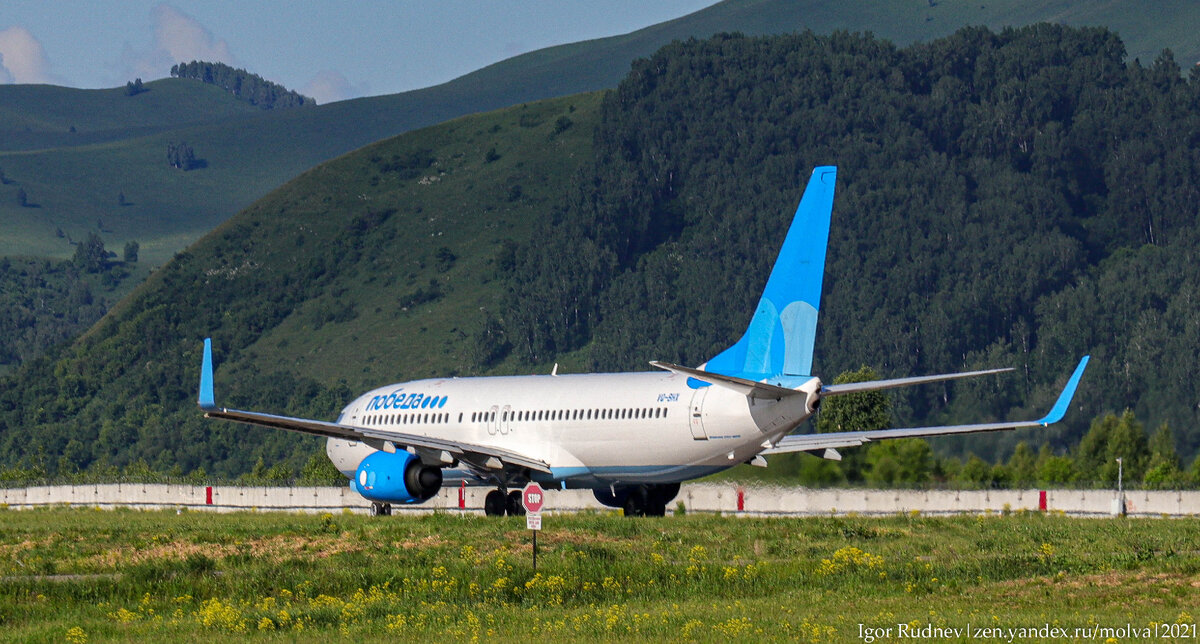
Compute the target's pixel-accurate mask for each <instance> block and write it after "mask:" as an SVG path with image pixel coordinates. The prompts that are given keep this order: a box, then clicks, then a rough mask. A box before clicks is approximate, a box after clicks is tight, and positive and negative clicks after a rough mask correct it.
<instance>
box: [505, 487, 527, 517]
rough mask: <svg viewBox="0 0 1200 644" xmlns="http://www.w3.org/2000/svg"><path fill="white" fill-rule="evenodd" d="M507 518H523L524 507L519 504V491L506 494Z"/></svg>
mask: <svg viewBox="0 0 1200 644" xmlns="http://www.w3.org/2000/svg"><path fill="white" fill-rule="evenodd" d="M506 509H507V510H508V516H510V517H523V516H525V505H524V504H522V503H521V491H520V490H513V491H512V492H509V493H508V507H507V508H506Z"/></svg>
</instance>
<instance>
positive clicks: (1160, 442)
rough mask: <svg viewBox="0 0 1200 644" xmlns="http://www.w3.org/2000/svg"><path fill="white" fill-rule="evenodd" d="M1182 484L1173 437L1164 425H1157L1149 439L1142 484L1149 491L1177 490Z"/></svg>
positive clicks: (1181, 473)
mask: <svg viewBox="0 0 1200 644" xmlns="http://www.w3.org/2000/svg"><path fill="white" fill-rule="evenodd" d="M1183 482H1184V475H1183V472H1182V471H1181V470H1180V468H1179V454H1178V453H1177V452H1176V451H1175V436H1174V435H1173V434H1172V433H1171V428H1170V426H1168V425H1167V424H1166V423H1163V424H1162V425H1159V427H1158V429H1157V430H1156V431H1155V432H1154V435H1153V436H1151V437H1150V462H1149V465H1148V466H1147V468H1146V476H1145V478H1143V479H1142V483H1143V484H1144V485H1145V486H1146V487H1148V488H1151V489H1167V488H1177V487H1179V486H1180V485H1181V484H1182V483H1183Z"/></svg>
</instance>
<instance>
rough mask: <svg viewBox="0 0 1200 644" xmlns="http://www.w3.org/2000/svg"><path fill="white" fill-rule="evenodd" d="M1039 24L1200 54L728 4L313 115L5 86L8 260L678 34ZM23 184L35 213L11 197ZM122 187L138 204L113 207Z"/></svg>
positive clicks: (121, 237)
mask: <svg viewBox="0 0 1200 644" xmlns="http://www.w3.org/2000/svg"><path fill="white" fill-rule="evenodd" d="M1044 20H1049V21H1055V22H1062V23H1064V24H1069V25H1106V26H1110V27H1113V28H1114V29H1115V30H1117V31H1118V33H1120V34H1121V35H1122V36H1123V37H1124V39H1125V42H1126V44H1127V47H1128V53H1129V55H1130V57H1131V58H1132V57H1140V58H1141V59H1142V60H1143V62H1149V61H1150V60H1152V59H1153V58H1154V57H1156V56H1157V54H1158V52H1159V51H1161V50H1162V49H1163V48H1167V47H1169V48H1172V49H1173V50H1174V51H1175V53H1176V55H1177V57H1178V58H1179V59H1180V60H1181V61H1185V62H1186V61H1196V60H1200V32H1197V30H1195V29H1192V28H1191V26H1192V25H1195V24H1197V23H1200V5H1197V4H1195V3H1191V2H1184V1H1182V0H1177V1H1174V2H1160V3H1155V4H1154V5H1153V6H1152V7H1150V8H1146V7H1144V6H1143V5H1142V4H1140V3H1134V2H1132V1H1130V0H1126V1H1116V2H1114V1H1111V0H1105V1H1100V0H1092V1H1089V2H1073V3H1065V2H1062V1H1061V0H1039V1H1035V2H1025V1H1018V0H1002V1H996V2H987V3H980V4H968V3H942V2H938V3H928V2H924V1H921V2H916V1H909V2H891V1H887V2H884V1H877V2H873V3H865V4H864V3H835V2H827V1H816V0H809V1H806V2H790V1H784V0H729V1H727V2H723V3H720V4H717V5H714V6H713V7H709V8H707V9H704V10H702V11H699V12H696V13H694V14H691V15H689V16H684V17H682V18H679V19H677V20H673V21H669V22H667V23H663V24H660V25H655V26H652V27H648V28H646V29H642V30H639V31H636V32H633V33H631V34H627V35H623V36H616V37H612V38H604V39H598V40H592V41H587V42H583V43H575V44H571V45H564V46H561V47H552V48H548V49H545V50H540V51H537V52H532V53H529V54H525V55H522V56H517V57H515V58H512V59H510V60H506V61H503V62H501V63H497V64H495V65H491V66H489V67H486V68H484V69H481V70H479V71H477V72H474V73H471V74H467V75H465V76H463V77H461V78H458V79H455V80H453V81H451V82H448V83H445V84H442V85H439V86H436V87H431V88H427V89H422V90H417V91H412V92H405V93H402V94H396V95H390V96H379V97H371V98H364V99H358V100H353V101H345V102H340V103H334V104H330V105H325V106H320V107H318V108H316V109H315V110H313V109H297V110H287V111H283V112H271V113H263V112H262V110H258V109H257V108H255V107H254V106H252V105H249V104H247V103H244V102H241V101H237V100H235V99H233V98H232V97H230V96H229V95H227V94H225V93H224V92H222V91H220V90H218V89H217V88H215V87H212V86H207V85H203V84H200V83H194V82H193V83H189V82H188V81H182V80H177V79H169V80H164V81H156V82H153V83H149V84H147V87H149V88H150V89H151V91H149V92H146V93H144V94H138V95H136V96H132V97H127V96H124V90H123V89H121V88H119V89H113V90H69V89H64V88H55V87H45V86H7V87H0V123H2V124H3V125H0V168H2V169H4V171H5V173H6V175H7V176H8V177H9V178H10V179H11V180H12V181H13V183H12V184H10V185H8V186H0V228H3V229H4V230H5V231H6V234H5V235H4V236H3V237H2V238H0V255H29V254H33V255H39V256H47V257H60V258H63V257H68V256H69V255H70V254H71V252H72V249H71V247H70V245H69V244H67V243H66V242H65V241H64V240H63V238H59V237H56V236H55V234H54V233H55V232H56V230H58V229H61V230H63V231H65V232H66V234H67V235H69V236H70V237H71V238H73V239H80V238H82V237H83V236H84V235H85V234H86V233H87V232H88V231H94V230H97V229H98V226H97V222H101V223H103V224H104V229H105V231H102V232H104V237H105V241H106V243H108V244H109V246H120V245H121V244H123V243H124V242H126V241H128V240H131V239H136V240H137V241H139V243H141V245H142V248H143V249H144V253H143V254H144V256H145V261H147V262H149V263H151V264H161V263H162V262H164V261H166V260H167V259H169V258H170V257H171V256H172V254H174V253H175V252H176V251H178V250H180V249H182V248H184V247H185V246H187V245H188V244H189V243H190V242H191V241H193V240H195V239H197V238H198V237H199V236H200V235H202V234H203V233H204V232H206V231H208V230H211V229H212V228H213V227H214V226H216V225H217V224H218V223H219V222H221V221H224V220H225V219H227V218H228V217H230V216H231V215H232V214H233V213H235V212H237V211H239V210H241V209H242V208H244V207H246V206H248V205H249V204H250V203H252V202H253V201H254V200H255V199H257V198H259V197H261V196H263V195H265V194H266V193H267V192H269V191H270V190H271V189H273V188H275V187H277V186H279V185H281V184H282V183H283V182H285V181H287V180H288V179H290V178H291V177H294V176H296V175H297V174H299V173H300V172H302V171H304V170H305V169H307V168H310V167H312V166H314V165H316V164H317V163H320V162H321V161H324V160H327V159H330V158H333V157H335V156H338V155H340V154H344V153H346V152H348V151H350V150H353V149H356V148H358V147H361V146H363V145H366V144H368V143H370V142H372V141H377V140H380V139H383V138H387V137H390V136H394V135H396V134H398V133H400V132H404V131H407V130H410V129H413V128H417V127H424V126H428V125H432V124H434V123H438V122H441V121H444V120H447V119H450V118H454V117H457V116H460V115H463V114H469V113H475V112H481V111H487V110H492V109H498V108H501V107H505V106H508V105H514V104H519V103H523V102H527V101H532V100H538V99H542V98H547V97H552V96H563V95H568V94H574V93H577V92H584V91H592V90H597V89H601V88H605V87H612V86H615V84H616V83H617V81H618V80H619V79H620V78H621V77H623V76H624V75H625V74H626V72H627V71H628V70H629V65H630V62H631V61H633V60H634V59H635V58H638V57H643V56H648V55H650V54H651V53H653V52H654V51H655V50H657V49H658V48H659V47H661V46H663V45H665V44H666V43H668V42H670V41H671V40H676V39H686V38H688V37H700V38H705V37H708V36H709V35H711V34H714V33H718V32H722V31H729V32H732V31H741V32H744V33H746V34H749V35H765V34H775V33H788V32H795V31H802V30H805V29H811V30H813V31H814V32H817V33H830V32H832V31H834V30H837V29H846V30H850V31H871V32H873V33H875V34H876V35H878V36H880V37H882V38H886V39H889V40H892V41H893V42H895V43H897V44H900V45H904V44H908V43H911V42H916V41H926V40H930V39H932V38H936V37H939V36H944V35H946V34H949V33H950V32H952V31H954V30H955V29H957V28H959V27H960V26H962V25H967V24H983V25H988V26H991V27H993V28H999V27H1001V26H1004V25H1023V24H1030V23H1032V22H1037V21H1044ZM72 127H74V128H75V130H76V131H75V132H71V131H70V128H72ZM181 141H186V142H187V143H189V144H191V145H192V146H193V147H194V148H195V149H196V153H197V155H198V156H199V157H200V158H201V159H203V160H204V161H205V162H206V164H207V165H206V167H205V168H203V169H202V170H197V171H193V172H187V173H182V172H172V171H169V170H170V169H169V168H168V167H167V166H166V164H165V160H164V155H165V151H166V146H167V144H168V143H171V142H176V143H178V142H181ZM63 148H70V149H69V150H68V149H63ZM18 188H24V189H25V190H26V192H27V194H28V195H29V197H30V199H31V201H32V202H34V203H36V204H37V205H39V206H40V207H39V208H23V207H20V206H18V205H16V202H15V193H16V190H17V189H18ZM122 191H124V192H125V194H126V197H127V199H128V201H129V202H130V204H131V205H128V206H125V207H118V206H117V198H118V195H119V193H121V192H122Z"/></svg>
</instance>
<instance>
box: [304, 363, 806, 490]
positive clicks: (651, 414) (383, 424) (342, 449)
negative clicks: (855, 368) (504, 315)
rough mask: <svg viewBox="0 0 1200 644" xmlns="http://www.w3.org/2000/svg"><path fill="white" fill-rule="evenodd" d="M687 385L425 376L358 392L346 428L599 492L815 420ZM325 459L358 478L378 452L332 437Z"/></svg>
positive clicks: (703, 462) (594, 377)
mask: <svg viewBox="0 0 1200 644" xmlns="http://www.w3.org/2000/svg"><path fill="white" fill-rule="evenodd" d="M688 381H689V378H686V377H684V376H681V375H678V374H675V373H668V372H642V373H615V374H580V375H561V376H507V377H492V378H441V379H430V380H417V381H413V382H405V383H399V384H395V385H389V386H386V387H380V388H378V389H374V390H372V391H369V392H367V393H366V394H363V395H362V396H359V397H358V398H357V399H355V400H354V401H353V402H351V403H350V404H349V405H347V406H346V408H345V409H344V410H343V411H342V414H341V416H340V417H339V419H338V422H339V423H342V424H345V425H352V426H356V427H362V428H379V429H388V430H391V431H395V432H403V433H407V434H419V435H423V436H432V437H437V438H442V439H447V440H453V441H461V442H464V443H473V444H478V445H486V446H494V447H499V448H503V449H507V450H511V451H513V452H517V453H520V454H522V455H523V456H527V457H531V458H534V459H539V460H542V461H544V462H546V463H548V464H549V465H550V469H551V472H552V475H551V476H545V475H540V474H537V473H535V474H534V475H533V476H532V477H531V478H533V479H534V480H537V481H539V482H541V483H548V484H552V485H554V486H555V487H560V486H561V487H596V486H607V485H612V484H619V483H658V482H677V481H683V480H687V479H692V478H697V477H700V476H705V475H708V474H711V473H713V472H717V471H720V470H722V469H725V468H728V467H732V466H734V465H737V464H739V463H742V462H745V461H747V460H749V459H752V458H753V457H754V456H755V455H756V454H758V452H760V451H762V450H763V449H764V444H765V443H774V442H775V441H777V440H779V438H780V437H782V436H783V435H785V434H787V433H789V432H791V431H792V430H793V429H794V428H795V427H796V426H797V425H799V424H800V423H802V422H803V421H804V420H805V419H806V418H808V416H809V412H808V411H807V409H806V406H805V397H804V396H791V397H786V398H783V399H782V400H779V401H777V400H762V399H755V398H750V397H747V396H745V395H743V394H741V393H738V392H736V391H732V390H730V389H726V388H724V387H720V386H702V387H699V388H693V387H692V386H689V384H688ZM692 382H693V383H695V381H692ZM326 451H327V453H328V454H329V457H330V459H331V460H332V461H333V463H334V465H336V466H337V468H338V470H340V471H341V472H342V473H343V474H345V475H346V476H350V477H352V476H354V473H355V470H356V468H357V467H358V465H359V463H360V462H361V461H362V459H364V458H366V457H367V456H368V455H370V454H371V453H373V452H374V451H375V450H374V449H373V448H371V447H368V446H367V445H365V444H363V443H360V442H352V441H347V440H343V439H332V438H331V439H329V442H328V445H327V448H326Z"/></svg>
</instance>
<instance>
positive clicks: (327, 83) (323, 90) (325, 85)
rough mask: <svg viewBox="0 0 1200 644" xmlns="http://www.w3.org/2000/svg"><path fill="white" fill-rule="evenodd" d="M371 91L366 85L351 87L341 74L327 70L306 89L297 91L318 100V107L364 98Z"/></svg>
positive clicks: (314, 78)
mask: <svg viewBox="0 0 1200 644" xmlns="http://www.w3.org/2000/svg"><path fill="white" fill-rule="evenodd" d="M369 90H370V86H369V85H367V84H366V83H363V84H361V85H351V84H350V81H349V80H347V79H346V77H345V76H343V75H342V74H341V73H340V72H336V71H333V70H332V69H326V70H323V71H321V72H318V73H317V75H316V76H314V77H313V79H312V80H310V81H308V84H307V85H305V86H304V87H302V88H300V89H299V90H296V91H298V92H300V93H301V94H304V95H305V96H311V97H313V98H315V99H317V104H318V105H325V104H326V103H334V102H337V101H344V100H346V99H350V98H358V97H359V96H364V95H366V94H367V92H368V91H369Z"/></svg>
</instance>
